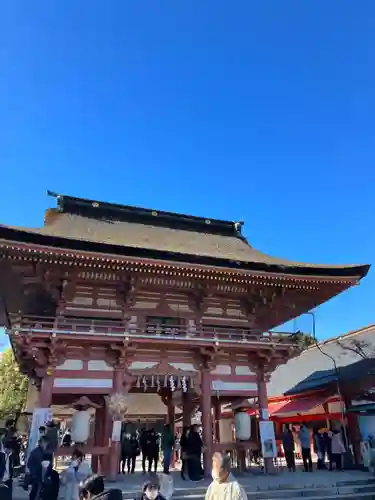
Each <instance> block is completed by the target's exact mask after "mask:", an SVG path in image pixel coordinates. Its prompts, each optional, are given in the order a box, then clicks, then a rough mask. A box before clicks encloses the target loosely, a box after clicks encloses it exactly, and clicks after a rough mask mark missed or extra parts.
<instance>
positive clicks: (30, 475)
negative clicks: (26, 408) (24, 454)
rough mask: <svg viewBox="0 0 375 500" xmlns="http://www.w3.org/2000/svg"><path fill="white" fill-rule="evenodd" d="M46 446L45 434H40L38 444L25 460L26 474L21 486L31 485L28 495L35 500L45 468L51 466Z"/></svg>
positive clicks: (25, 487)
mask: <svg viewBox="0 0 375 500" xmlns="http://www.w3.org/2000/svg"><path fill="white" fill-rule="evenodd" d="M47 446H48V440H47V439H46V437H45V436H42V437H41V438H40V439H39V443H38V446H37V447H36V448H35V449H34V450H32V452H31V453H30V455H29V458H28V460H27V464H26V469H27V474H26V476H25V481H24V485H23V487H24V489H26V490H27V489H28V487H29V486H31V491H30V495H29V499H30V500H35V499H36V498H38V497H39V496H40V492H41V489H42V485H43V479H44V477H45V476H46V475H47V474H46V471H47V469H49V468H50V469H51V468H52V466H51V463H50V461H49V460H48V457H47V452H46V450H47ZM46 459H47V460H46ZM45 462H47V463H45Z"/></svg>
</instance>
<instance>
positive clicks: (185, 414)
mask: <svg viewBox="0 0 375 500" xmlns="http://www.w3.org/2000/svg"><path fill="white" fill-rule="evenodd" d="M191 413H192V401H191V395H190V393H189V392H184V393H182V425H183V427H190V425H191Z"/></svg>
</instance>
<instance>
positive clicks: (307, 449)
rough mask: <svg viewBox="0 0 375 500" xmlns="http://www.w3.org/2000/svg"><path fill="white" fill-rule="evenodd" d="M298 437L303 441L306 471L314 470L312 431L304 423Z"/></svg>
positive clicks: (302, 450) (303, 458)
mask: <svg viewBox="0 0 375 500" xmlns="http://www.w3.org/2000/svg"><path fill="white" fill-rule="evenodd" d="M298 437H299V441H300V443H301V453H302V460H303V467H304V470H305V472H312V458H311V440H310V431H309V429H308V428H307V427H306V426H305V425H304V424H301V427H300V431H299V435H298Z"/></svg>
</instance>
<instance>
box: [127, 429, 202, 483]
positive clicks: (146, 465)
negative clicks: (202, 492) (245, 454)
mask: <svg viewBox="0 0 375 500" xmlns="http://www.w3.org/2000/svg"><path fill="white" fill-rule="evenodd" d="M174 452H175V453H176V458H177V459H181V477H182V478H183V479H186V476H187V477H189V479H191V480H192V481H198V480H199V479H200V478H201V477H202V474H203V470H202V465H201V462H202V460H201V457H202V452H203V443H202V438H201V436H200V433H199V430H198V426H196V425H192V426H191V427H190V428H188V427H184V429H183V431H182V434H181V436H174V435H173V433H172V431H171V429H170V427H169V425H165V426H164V429H163V432H162V433H161V434H158V433H157V432H156V431H155V429H153V428H151V429H144V428H143V429H141V430H140V432H139V433H137V432H133V433H124V434H123V436H122V440H121V460H120V472H121V473H123V474H125V472H126V471H127V472H128V473H129V474H133V473H134V470H135V463H136V458H137V456H139V455H140V454H142V469H143V472H147V471H148V472H152V471H153V472H157V470H158V464H159V459H160V455H162V464H163V473H164V474H169V470H170V466H171V461H172V453H174Z"/></svg>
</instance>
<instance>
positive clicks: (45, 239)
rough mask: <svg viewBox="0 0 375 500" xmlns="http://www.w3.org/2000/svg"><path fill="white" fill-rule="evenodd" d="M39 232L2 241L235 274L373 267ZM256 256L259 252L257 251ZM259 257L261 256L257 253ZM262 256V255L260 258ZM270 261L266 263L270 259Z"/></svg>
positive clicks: (4, 229)
mask: <svg viewBox="0 0 375 500" xmlns="http://www.w3.org/2000/svg"><path fill="white" fill-rule="evenodd" d="M36 231H37V230H25V229H19V228H14V227H9V226H4V225H0V240H3V241H6V242H9V243H13V244H16V243H23V244H27V245H33V246H45V247H52V248H59V249H65V250H70V251H86V252H94V253H100V254H110V255H113V256H121V257H133V258H134V257H135V258H147V259H155V260H164V261H165V260H169V261H172V262H179V263H187V264H192V265H194V264H197V265H207V266H212V267H219V268H231V269H233V270H236V269H237V270H245V271H246V270H248V271H259V272H270V273H278V274H286V275H305V276H311V277H312V276H321V277H337V278H339V277H343V278H344V277H347V278H353V279H355V278H357V279H362V278H363V277H365V276H366V275H367V273H368V271H369V269H370V265H367V264H365V265H349V266H330V265H327V266H325V265H311V264H303V263H296V262H288V261H285V260H281V259H280V261H278V260H277V259H275V258H272V257H268V256H267V255H266V254H261V255H264V258H265V260H264V261H259V260H258V259H259V257H258V259H257V261H248V262H246V261H235V260H230V259H224V258H219V257H212V256H207V255H194V254H188V253H180V252H171V251H163V250H152V249H148V248H138V247H131V246H122V245H114V244H108V243H101V242H94V241H87V240H77V239H74V238H69V237H61V236H52V235H48V234H41V233H40V232H36ZM255 252H257V251H256V250H255ZM257 253H258V252H257ZM259 254H260V253H258V255H259ZM267 257H268V259H270V261H268V262H267V261H266V259H267Z"/></svg>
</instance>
